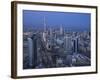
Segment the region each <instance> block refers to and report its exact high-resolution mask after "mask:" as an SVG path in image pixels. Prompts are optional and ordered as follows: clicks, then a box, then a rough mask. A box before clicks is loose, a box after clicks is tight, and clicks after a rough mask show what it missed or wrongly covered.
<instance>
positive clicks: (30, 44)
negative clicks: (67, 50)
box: [27, 38, 33, 67]
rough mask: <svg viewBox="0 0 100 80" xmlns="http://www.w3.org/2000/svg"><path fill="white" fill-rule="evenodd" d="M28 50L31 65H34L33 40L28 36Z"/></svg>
mask: <svg viewBox="0 0 100 80" xmlns="http://www.w3.org/2000/svg"><path fill="white" fill-rule="evenodd" d="M27 40H28V51H29V66H30V67H32V66H33V57H32V55H33V41H32V39H31V38H28V39H27Z"/></svg>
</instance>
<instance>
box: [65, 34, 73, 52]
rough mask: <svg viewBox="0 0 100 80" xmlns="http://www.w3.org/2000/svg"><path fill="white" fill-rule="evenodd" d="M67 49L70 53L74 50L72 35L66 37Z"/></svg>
mask: <svg viewBox="0 0 100 80" xmlns="http://www.w3.org/2000/svg"><path fill="white" fill-rule="evenodd" d="M64 48H65V51H66V52H68V53H70V52H71V51H72V39H71V37H70V36H68V35H66V36H65V39H64Z"/></svg>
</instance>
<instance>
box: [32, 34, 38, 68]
mask: <svg viewBox="0 0 100 80" xmlns="http://www.w3.org/2000/svg"><path fill="white" fill-rule="evenodd" d="M32 42H33V43H32V45H33V49H32V52H33V54H32V64H33V68H35V67H36V66H37V43H38V42H37V35H36V34H33V35H32Z"/></svg>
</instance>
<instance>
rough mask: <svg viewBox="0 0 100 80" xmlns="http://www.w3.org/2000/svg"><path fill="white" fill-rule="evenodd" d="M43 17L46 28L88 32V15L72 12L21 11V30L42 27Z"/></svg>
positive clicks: (89, 16)
mask: <svg viewBox="0 0 100 80" xmlns="http://www.w3.org/2000/svg"><path fill="white" fill-rule="evenodd" d="M44 17H45V23H46V27H48V28H50V27H51V28H59V27H60V25H62V26H63V28H64V29H69V30H72V31H90V27H91V25H90V18H91V15H90V14H89V13H72V12H50V11H32V10H23V26H24V27H23V28H24V30H25V31H26V30H28V29H29V28H32V29H39V28H41V29H42V28H43V27H44Z"/></svg>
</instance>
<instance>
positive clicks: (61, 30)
mask: <svg viewBox="0 0 100 80" xmlns="http://www.w3.org/2000/svg"><path fill="white" fill-rule="evenodd" d="M60 35H63V27H62V25H61V26H60Z"/></svg>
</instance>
